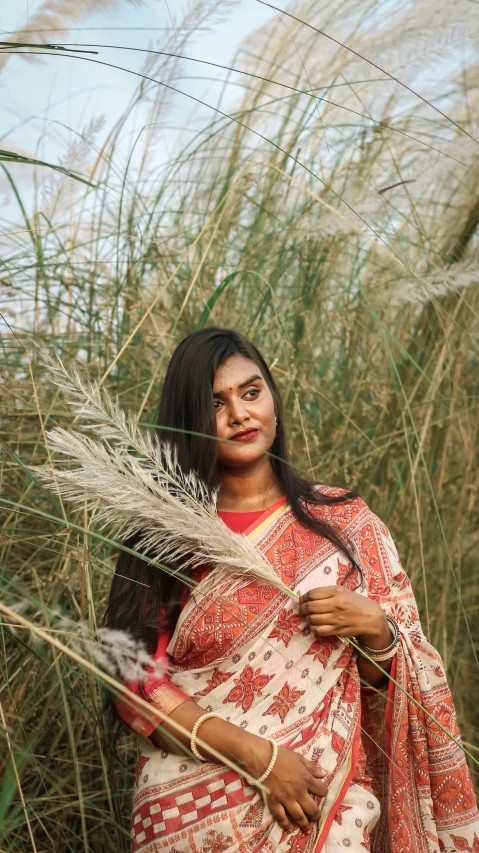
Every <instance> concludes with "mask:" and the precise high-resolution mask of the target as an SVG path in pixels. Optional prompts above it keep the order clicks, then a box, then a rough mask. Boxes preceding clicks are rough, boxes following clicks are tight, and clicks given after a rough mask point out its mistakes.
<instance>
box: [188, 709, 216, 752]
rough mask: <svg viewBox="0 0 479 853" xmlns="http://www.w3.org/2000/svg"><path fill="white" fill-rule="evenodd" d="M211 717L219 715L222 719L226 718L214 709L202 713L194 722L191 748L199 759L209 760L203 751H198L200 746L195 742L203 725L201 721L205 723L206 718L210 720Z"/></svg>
mask: <svg viewBox="0 0 479 853" xmlns="http://www.w3.org/2000/svg"><path fill="white" fill-rule="evenodd" d="M210 717H218V718H219V719H220V720H223V719H224V717H222V716H221V714H215V712H214V711H210V712H208V713H207V714H202V715H201V717H198V719H197V721H196V723H195V724H194V726H193V728H192V729H191V738H190V749H191V751H192V753H193V755H194V756H195V758H197V759H198V760H199V761H207V760H208V759H207V758H205V757H204V756H203V755H201V753H200V752H199V751H198V747H197V746H196V743H195V741H196V735H197V732H198V729H199V727H200V726H201V723H204V721H205V720H209V719H210Z"/></svg>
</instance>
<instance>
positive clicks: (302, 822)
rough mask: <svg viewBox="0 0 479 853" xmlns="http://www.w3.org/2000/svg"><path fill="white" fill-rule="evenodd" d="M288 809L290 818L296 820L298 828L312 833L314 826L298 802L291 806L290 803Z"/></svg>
mask: <svg viewBox="0 0 479 853" xmlns="http://www.w3.org/2000/svg"><path fill="white" fill-rule="evenodd" d="M286 808H287V811H288V814H289V816H290V818H291V819H292V820H294V822H295V824H296V826H299V828H300V829H302V830H303V832H307V833H309V832H311V830H312V826H311V824H310V822H309V820H308V818H307V817H306V815H305V813H304V811H303V809H302V808H301V806H300V804H299V803H298V801H296V802H292V803H291V805H290V804H289V803H288V804H287V806H286Z"/></svg>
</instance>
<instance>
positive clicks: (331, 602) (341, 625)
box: [299, 586, 390, 648]
mask: <svg viewBox="0 0 479 853" xmlns="http://www.w3.org/2000/svg"><path fill="white" fill-rule="evenodd" d="M299 611H300V613H301V614H302V616H304V618H305V619H306V622H307V624H308V626H309V628H310V629H311V631H312V632H313V633H314V634H315V635H316V636H317V637H330V636H333V635H335V636H341V637H357V638H358V639H360V640H361V642H362V643H363V644H364V645H366V646H371V647H372V648H374V647H375V646H378V645H379V647H381V646H380V644H381V642H383V640H384V639H385V640H386V642H383V646H386V645H388V643H389V639H388V637H389V635H390V630H389V627H388V621H387V619H386V616H385V614H384V611H383V610H381V608H380V606H379V604H377V602H376V601H373V600H372V599H371V598H367V597H366V596H364V595H359V593H357V592H351V590H349V589H345V588H344V587H342V586H322V587H317V588H316V589H310V590H309V591H308V592H305V593H304V595H302V596H301V597H300V599H299Z"/></svg>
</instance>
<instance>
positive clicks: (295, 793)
mask: <svg viewBox="0 0 479 853" xmlns="http://www.w3.org/2000/svg"><path fill="white" fill-rule="evenodd" d="M325 776H327V773H326V771H325V770H321V768H320V767H318V766H317V765H316V764H313V762H312V761H308V760H307V759H306V758H303V756H302V755H299V754H298V753H297V752H293V751H292V750H290V749H283V748H282V747H280V748H279V749H278V757H277V759H276V761H275V763H274V767H273V769H272V771H271V773H270V774H269V775H268V776H267V777H266V779H265V780H264V782H263V785H265V786H266V787H267V788H269V794H268V795H267V801H268V806H269V810H270V812H271V814H272V815H273V817H274V818H275V820H276V821H277V822H278V823H279V825H280V827H281V829H283V830H284V831H285V832H293V831H294V830H295V829H296V827H298V826H299V828H300V829H301V830H302V831H303V832H305V833H306V834H309V833H310V832H312V829H313V827H312V825H311V821H317V820H319V818H320V816H321V809H320V807H319V806H318V804H317V802H316V800H314V799H313V797H312V796H311V795H312V794H316V795H317V796H319V797H325V796H326V794H327V792H328V789H327V787H326V785H325V783H324V782H323V781H322V780H323V778H324V777H325Z"/></svg>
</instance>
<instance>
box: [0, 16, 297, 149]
mask: <svg viewBox="0 0 479 853" xmlns="http://www.w3.org/2000/svg"><path fill="white" fill-rule="evenodd" d="M78 2H81V0H78ZM281 4H282V0H281ZM190 5H191V4H190V3H186V2H180V0H168V3H167V2H166V0H145V2H144V3H143V5H142V6H141V7H139V8H135V7H133V6H131V5H124V4H123V5H121V6H119V8H118V9H117V11H116V12H115V13H110V14H105V13H103V14H90V15H89V16H88V17H87V18H86V19H83V21H82V22H81V26H79V25H78V24H76V25H74V27H73V28H72V30H71V31H70V33H66V32H58V33H57V34H56V38H55V39H54V41H55V42H58V43H61V42H62V41H64V42H75V43H79V42H88V43H93V42H95V43H100V44H114V45H128V46H132V47H143V48H146V47H159V46H160V45H161V41H162V39H163V38H164V33H163V32H162V31H161V28H170V27H171V18H170V15H169V10H170V11H171V13H172V15H173V22H174V23H175V24H176V25H177V24H178V23H179V22H180V20H181V11H182V9H184V8H185V7H187V6H190ZM41 6H42V3H41V2H38V0H28V2H27V0H20V2H18V3H14V2H12V0H9V2H7V3H5V2H4V3H3V4H2V10H1V13H0V29H1V30H3V32H4V33H5V35H4V38H5V39H8V31H9V30H15V29H17V28H19V27H21V26H25V25H26V23H27V10H28V15H29V21H30V27H31V26H32V24H31V22H32V21H33V20H34V18H35V14H36V13H37V12H38V10H39V9H40V8H41ZM168 7H169V10H168ZM271 15H274V13H272V12H271V10H269V9H267V8H266V7H264V6H262V5H261V4H260V3H258V2H256V0H238V2H237V3H236V4H235V6H234V7H233V8H230V7H229V6H228V4H226V7H225V19H224V20H223V21H221V20H220V21H218V20H217V21H216V22H214V23H213V27H212V29H210V31H202V32H198V33H197V34H196V36H195V39H194V41H193V42H192V43H190V46H189V48H188V51H187V52H188V54H189V55H191V56H194V57H197V58H200V59H208V60H212V61H215V62H219V63H225V64H227V63H228V61H229V60H231V58H232V56H233V54H234V51H235V49H236V47H237V45H238V43H239V41H240V40H241V39H242V38H243V37H244V36H245V35H247V34H248V33H249V32H251V31H252V30H254V29H256V28H257V27H258V26H260V25H261V24H262V23H263V22H265V21H266V20H267V19H269V18H271ZM91 28H95V29H91ZM96 28H98V29H96ZM122 28H125V29H122ZM142 28H143V29H142ZM155 28H159V30H158V31H156V30H155ZM52 40H53V39H52ZM93 58H97V59H102V60H104V61H106V62H111V63H113V64H117V65H123V66H125V67H127V68H130V69H134V70H139V69H140V67H141V65H142V63H143V62H144V60H145V56H144V55H142V54H135V53H132V52H126V51H119V50H107V49H101V50H100V53H99V56H98V57H93ZM183 74H184V75H186V76H187V77H191V78H195V79H183V80H182V81H181V82H180V83H179V87H180V88H184V89H185V90H187V91H188V92H191V93H192V94H194V95H196V96H198V97H206V99H207V100H208V99H209V100H211V101H212V102H215V101H216V94H215V93H214V92H213V89H212V88H211V84H208V82H207V81H205V80H202V79H199V78H201V77H205V76H212V74H215V72H214V71H213V72H212V71H211V70H209V69H208V68H206V67H204V66H200V65H198V64H196V63H191V64H188V65H187V66H185V69H184V72H183ZM137 83H138V78H136V77H135V76H133V75H132V74H128V73H125V72H124V71H122V70H114V69H111V68H105V67H102V66H98V65H94V64H93V63H89V62H85V61H83V60H74V59H68V58H63V57H59V56H51V57H50V56H49V57H43V58H42V62H41V63H33V62H26V61H25V60H24V59H21V58H20V57H15V56H12V57H10V59H9V61H8V63H7V65H6V67H5V68H4V69H3V70H2V72H1V74H0V87H1V88H0V94H1V101H0V104H1V106H0V138H1V140H2V141H1V146H2V147H6V148H9V147H12V148H13V149H14V150H20V151H22V152H24V153H28V154H37V156H41V157H42V158H45V159H48V160H55V159H56V158H58V157H61V155H62V152H64V151H65V148H66V145H67V144H68V141H69V140H71V138H72V137H71V133H69V131H68V130H67V127H68V128H72V129H74V130H76V131H81V130H82V129H84V128H85V127H86V126H87V124H88V122H89V121H90V120H91V119H94V118H95V117H97V116H98V115H100V114H102V113H103V114H104V115H105V117H106V126H107V127H110V126H111V125H112V124H113V123H114V121H115V119H117V118H118V117H119V116H120V115H121V114H122V113H123V111H124V108H125V106H126V105H127V104H128V101H129V98H130V95H131V93H132V92H133V91H134V89H135V87H136V85H137ZM237 96H238V90H237V88H236V87H235V86H233V85H232V86H231V87H230V91H229V92H228V93H227V95H226V100H225V104H228V103H231V102H232V101H233V99H234V98H236V97H237ZM192 107H193V105H192V103H191V101H189V99H188V98H186V97H185V98H182V97H181V96H180V97H177V98H176V100H175V106H174V112H173V113H172V115H171V118H172V120H173V123H177V124H182V123H183V122H184V120H185V119H186V117H187V116H188V115H189V113H190V112H191V110H192ZM199 120H201V116H199V117H198V116H197V117H196V119H195V123H196V122H197V121H199ZM140 126H141V117H140ZM171 138H172V135H171V132H169V133H168V140H169V145H171ZM124 144H125V146H126V149H127V147H128V142H127V140H126V139H125V140H124ZM126 149H125V150H126Z"/></svg>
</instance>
